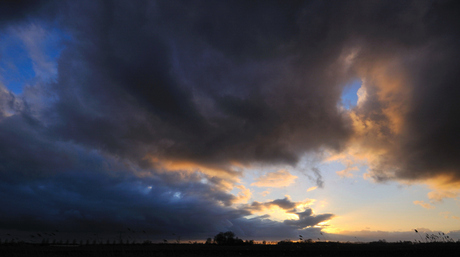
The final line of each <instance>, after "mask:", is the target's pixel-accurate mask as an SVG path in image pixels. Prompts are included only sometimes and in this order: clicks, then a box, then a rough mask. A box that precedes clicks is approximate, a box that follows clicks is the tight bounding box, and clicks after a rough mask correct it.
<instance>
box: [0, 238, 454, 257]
mask: <svg viewBox="0 0 460 257" xmlns="http://www.w3.org/2000/svg"><path fill="white" fill-rule="evenodd" d="M459 253H460V243H419V244H408V243H366V244H364V243H362V244H352V243H331V242H329V243H325V242H323V243H311V244H289V245H259V244H255V245H245V246H221V245H205V244H150V245H141V244H136V245H81V246H80V245H34V244H16V245H14V244H11V245H1V246H0V256H18V257H20V256H102V257H104V256H127V257H131V256H133V257H134V256H136V257H141V256H184V257H185V256H419V257H420V256H431V257H435V256H459V255H458V254H459Z"/></svg>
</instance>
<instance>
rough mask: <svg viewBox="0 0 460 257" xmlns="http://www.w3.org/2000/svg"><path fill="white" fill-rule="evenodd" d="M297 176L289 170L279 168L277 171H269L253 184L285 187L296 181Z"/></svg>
mask: <svg viewBox="0 0 460 257" xmlns="http://www.w3.org/2000/svg"><path fill="white" fill-rule="evenodd" d="M296 179H297V176H294V175H292V174H291V173H289V171H287V170H278V171H275V172H269V173H267V174H265V175H263V176H261V177H259V178H257V179H256V182H254V183H252V184H251V186H257V187H284V186H289V185H290V184H292V183H294V181H295V180H296Z"/></svg>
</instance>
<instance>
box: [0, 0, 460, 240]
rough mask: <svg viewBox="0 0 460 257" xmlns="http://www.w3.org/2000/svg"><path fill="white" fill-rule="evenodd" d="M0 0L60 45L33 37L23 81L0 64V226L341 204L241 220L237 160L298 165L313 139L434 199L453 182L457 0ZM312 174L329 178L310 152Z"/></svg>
mask: <svg viewBox="0 0 460 257" xmlns="http://www.w3.org/2000/svg"><path fill="white" fill-rule="evenodd" d="M3 7H4V8H3ZM0 10H1V11H0V17H1V18H0V30H1V32H2V33H10V32H11V31H13V30H14V31H21V34H20V35H21V38H22V39H23V40H24V42H29V43H30V42H31V41H30V40H29V39H32V38H37V37H43V38H41V40H47V39H46V38H49V36H50V35H54V36H56V35H60V37H62V42H61V43H62V46H63V50H62V51H61V52H59V56H58V57H56V58H57V59H56V66H53V65H52V63H51V62H52V61H51V59H47V58H46V56H43V55H41V52H40V46H39V45H36V44H32V43H30V44H29V45H27V44H26V45H25V47H26V48H27V49H26V50H27V51H28V52H27V53H28V54H29V57H30V58H31V59H32V60H33V61H34V63H35V64H37V66H35V73H37V74H36V78H35V79H31V80H30V81H28V83H27V85H26V86H24V87H23V88H22V92H21V93H19V94H14V93H12V92H11V90H10V89H9V87H8V86H9V85H8V83H7V82H6V81H4V79H3V78H4V74H5V73H6V72H7V70H5V69H6V68H5V69H3V68H2V70H1V72H2V74H1V75H2V76H0V79H1V80H0V152H1V153H2V154H1V155H0V177H1V181H2V182H1V183H2V186H1V187H0V189H1V194H2V195H4V196H8V197H2V198H1V199H2V200H1V201H2V202H1V204H2V206H6V207H7V208H5V210H6V211H5V212H3V213H2V214H1V215H2V219H1V220H2V227H4V228H11V229H27V228H28V229H34V228H36V229H42V226H45V225H46V226H49V227H64V228H66V229H68V230H78V229H83V228H88V229H89V228H95V227H97V226H95V224H99V225H98V226H100V229H102V230H103V229H108V228H112V227H117V226H123V225H129V226H131V227H132V228H133V229H134V228H135V229H141V228H143V227H147V228H148V229H149V231H157V232H158V234H161V233H164V232H165V231H172V230H174V231H176V230H180V231H182V233H184V234H187V233H188V234H189V235H200V236H201V235H204V234H206V233H208V232H218V231H221V230H225V229H227V230H228V229H232V228H233V229H235V230H238V231H242V232H243V233H244V234H245V235H255V234H258V233H261V231H263V232H264V233H268V234H269V233H284V234H283V235H286V234H289V233H293V234H295V233H296V232H295V229H297V228H295V229H294V228H293V227H298V228H305V227H308V226H313V225H316V224H318V223H320V222H322V221H325V220H328V219H330V218H332V217H333V215H332V214H318V215H312V214H311V213H310V214H309V213H308V212H307V211H305V212H299V213H297V215H298V216H299V219H298V220H293V221H289V220H287V221H285V222H284V223H283V222H275V221H271V220H267V219H263V218H256V219H252V220H250V219H246V218H245V217H246V216H247V215H249V214H250V212H249V211H248V210H246V209H244V208H243V209H238V208H237V207H235V206H234V203H237V202H239V201H244V200H246V201H247V200H248V199H249V197H250V191H246V192H245V193H243V194H242V195H240V196H241V197H240V198H238V197H237V196H234V195H233V194H231V193H230V191H231V190H232V189H233V188H234V187H236V186H238V182H239V179H240V177H241V175H242V172H243V170H244V167H250V165H252V164H260V163H262V164H268V165H269V164H283V165H286V164H287V165H291V167H296V165H297V164H298V162H299V160H300V158H302V156H304V155H305V154H308V153H324V152H329V153H331V154H332V155H335V156H338V157H337V158H339V157H340V158H344V159H345V160H348V161H349V160H360V161H362V160H365V161H366V162H367V163H368V164H369V167H370V168H369V171H368V173H367V176H368V177H369V178H373V179H374V180H375V181H386V180H397V181H404V182H409V183H415V182H423V183H427V184H429V185H430V186H431V187H432V188H433V189H436V191H435V192H434V193H432V195H431V199H433V201H436V200H442V199H443V198H445V197H456V196H457V194H458V188H459V185H460V169H459V167H460V163H459V158H458V156H457V155H458V152H459V150H460V149H459V145H460V144H459V143H460V142H459V139H458V138H459V137H458V136H457V131H459V130H460V124H459V122H458V117H460V108H458V107H457V104H456V101H457V99H458V98H459V97H460V90H459V89H458V87H457V85H458V84H459V76H458V72H457V69H458V67H459V66H460V63H459V60H460V58H459V57H460V56H459V53H460V52H459V50H458V46H457V45H458V41H459V36H460V33H458V27H459V25H460V24H459V20H458V18H457V16H458V15H457V13H458V10H459V4H458V3H457V2H456V1H404V2H388V1H372V2H369V1H340V2H327V1H308V2H303V1H299V2H295V3H294V2H293V3H290V4H286V3H284V2H278V1H268V2H267V1H264V2H257V1H256V2H252V1H251V2H248V1H231V2H216V1H199V2H188V1H158V2H155V1H133V2H126V1H109V2H105V1H78V2H74V1H46V2H41V1H20V3H18V4H5V3H2V4H1V5H0ZM4 10H7V11H4ZM2 14H5V15H2ZM56 26H58V27H56ZM50 31H53V32H52V33H51V32H50ZM28 40H29V41H28ZM5 45H6V44H5ZM5 45H4V44H1V47H4V46H5ZM5 47H6V46H5ZM42 47H43V46H42ZM41 50H42V51H45V49H41ZM9 64H10V66H11V67H13V66H14V67H16V66H17V67H16V68H18V67H19V66H18V65H17V64H11V63H9ZM2 65H3V64H2ZM10 66H7V65H6V64H5V66H2V67H10ZM356 79H361V80H362V81H363V86H362V88H361V89H360V91H359V92H360V93H359V97H360V98H359V100H358V105H357V106H356V107H354V108H352V109H346V108H345V107H344V106H342V105H341V93H342V91H343V89H344V87H345V85H347V84H348V83H349V82H351V81H354V80H356ZM242 167H243V168H242ZM350 171H351V170H347V171H345V170H344V171H343V174H342V175H344V176H347V175H349V174H351V173H349V172H350ZM278 173H279V174H278V175H283V176H281V177H282V178H281V179H280V180H279V181H278V182H283V183H284V184H283V183H281V184H282V185H288V184H290V183H292V181H293V179H294V178H293V176H292V175H290V174H289V173H286V174H282V173H281V171H279V172H278ZM276 174H277V173H269V174H266V175H264V176H262V177H261V178H260V180H259V181H258V182H256V183H255V184H254V185H255V186H267V185H268V184H267V183H265V182H267V181H268V180H270V178H271V176H273V175H276ZM306 174H307V176H309V177H310V178H312V179H314V180H315V182H316V184H317V186H318V187H320V188H321V187H322V186H323V185H324V183H327V181H326V182H325V181H323V177H322V175H321V172H320V171H319V170H318V169H317V168H314V167H313V168H310V169H308V171H307V172H306ZM281 184H280V185H281ZM272 186H273V184H272ZM239 188H240V189H241V190H243V191H244V190H246V188H244V187H241V186H240V187H239ZM281 201H282V200H280V202H278V203H276V204H278V206H279V207H280V208H283V207H282V206H283V205H282V202H281ZM18 202H19V203H21V204H18ZM270 204H275V203H274V202H273V203H270ZM185 217H187V218H185ZM24 220H26V221H27V222H24ZM98 222H99V223H98ZM39 224H44V225H39ZM159 224H162V225H159ZM197 224H199V225H197ZM206 236H210V235H206Z"/></svg>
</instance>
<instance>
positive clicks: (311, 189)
mask: <svg viewBox="0 0 460 257" xmlns="http://www.w3.org/2000/svg"><path fill="white" fill-rule="evenodd" d="M317 188H318V187H317V186H314V187H309V188H308V189H307V192H310V191H313V190H316V189H317Z"/></svg>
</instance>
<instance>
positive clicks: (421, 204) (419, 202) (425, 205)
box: [414, 201, 435, 209]
mask: <svg viewBox="0 0 460 257" xmlns="http://www.w3.org/2000/svg"><path fill="white" fill-rule="evenodd" d="M414 204H416V205H420V206H422V207H423V208H425V209H434V208H435V207H434V206H433V205H431V204H429V203H425V202H424V201H414Z"/></svg>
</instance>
